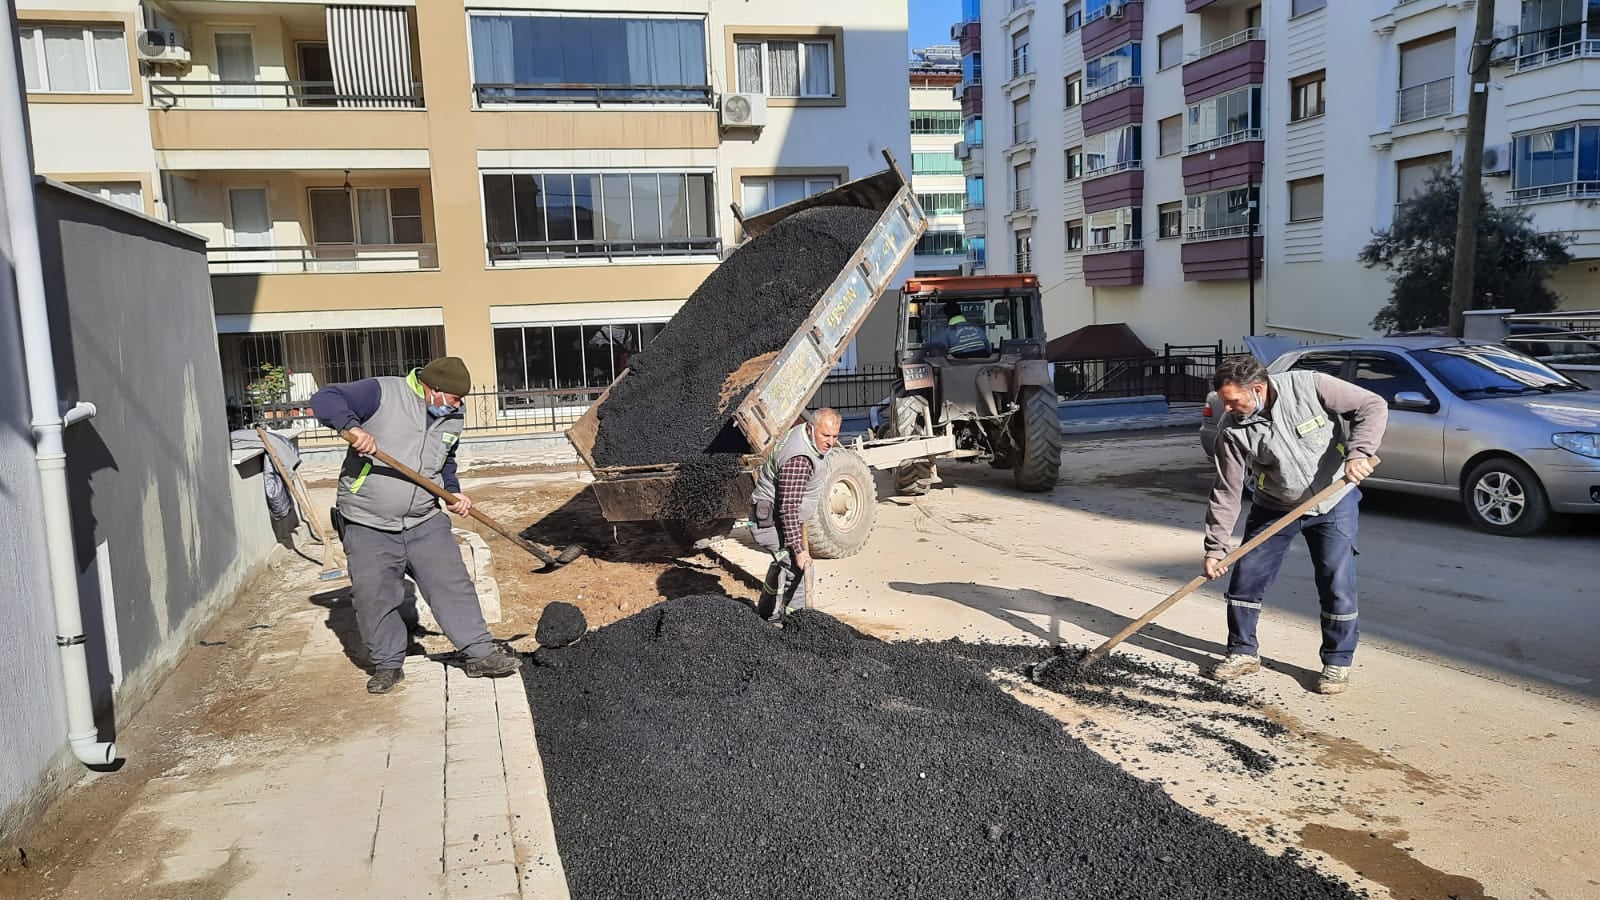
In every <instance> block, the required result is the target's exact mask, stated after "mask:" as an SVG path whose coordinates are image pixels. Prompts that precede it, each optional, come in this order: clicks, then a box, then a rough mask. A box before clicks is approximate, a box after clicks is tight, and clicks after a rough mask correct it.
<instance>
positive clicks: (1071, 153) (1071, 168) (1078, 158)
mask: <svg viewBox="0 0 1600 900" xmlns="http://www.w3.org/2000/svg"><path fill="white" fill-rule="evenodd" d="M1082 177H1083V148H1082V147H1073V148H1072V149H1071V150H1068V151H1067V180H1068V181H1076V180H1078V179H1079V178H1082Z"/></svg>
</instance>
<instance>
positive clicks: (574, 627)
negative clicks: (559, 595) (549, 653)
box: [533, 600, 589, 647]
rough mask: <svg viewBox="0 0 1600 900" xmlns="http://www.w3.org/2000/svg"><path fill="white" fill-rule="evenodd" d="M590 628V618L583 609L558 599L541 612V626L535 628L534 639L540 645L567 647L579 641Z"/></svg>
mask: <svg viewBox="0 0 1600 900" xmlns="http://www.w3.org/2000/svg"><path fill="white" fill-rule="evenodd" d="M588 630H589V620H588V619H587V618H585V617H584V615H583V610H581V609H579V608H577V607H576V606H573V605H572V604H571V603H563V602H562V601H560V600H557V601H556V602H554V603H550V604H548V605H546V606H545V608H544V610H543V611H542V612H540V613H539V627H537V628H535V629H534V630H533V639H534V640H536V641H538V642H539V646H540V647H565V646H567V645H568V644H574V643H577V641H578V639H579V638H581V637H583V635H584V633H585V632H587V631H588Z"/></svg>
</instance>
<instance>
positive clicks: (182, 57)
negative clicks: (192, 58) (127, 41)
mask: <svg viewBox="0 0 1600 900" xmlns="http://www.w3.org/2000/svg"><path fill="white" fill-rule="evenodd" d="M134 43H135V44H136V45H137V46H138V50H139V59H141V60H143V61H145V62H150V63H186V62H188V61H189V51H188V50H187V49H185V48H184V46H183V44H184V41H183V34H182V32H177V31H166V30H163V29H158V28H141V29H140V30H139V32H138V34H137V35H136V38H135V41H134Z"/></svg>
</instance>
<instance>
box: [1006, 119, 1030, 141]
mask: <svg viewBox="0 0 1600 900" xmlns="http://www.w3.org/2000/svg"><path fill="white" fill-rule="evenodd" d="M1031 140H1033V123H1032V122H1018V123H1016V124H1015V125H1012V126H1011V144H1012V146H1016V145H1017V144H1026V143H1028V142H1029V141H1031Z"/></svg>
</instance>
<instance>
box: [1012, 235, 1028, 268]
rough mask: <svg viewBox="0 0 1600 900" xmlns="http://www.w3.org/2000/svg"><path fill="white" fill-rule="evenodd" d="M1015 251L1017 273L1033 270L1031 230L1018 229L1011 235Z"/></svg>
mask: <svg viewBox="0 0 1600 900" xmlns="http://www.w3.org/2000/svg"><path fill="white" fill-rule="evenodd" d="M1013 242H1014V243H1015V245H1016V252H1017V257H1016V259H1017V274H1019V275H1020V274H1022V273H1023V272H1032V271H1033V232H1032V231H1019V232H1017V233H1016V234H1015V235H1014V236H1013Z"/></svg>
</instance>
